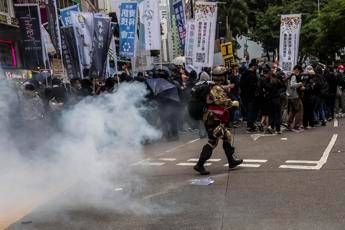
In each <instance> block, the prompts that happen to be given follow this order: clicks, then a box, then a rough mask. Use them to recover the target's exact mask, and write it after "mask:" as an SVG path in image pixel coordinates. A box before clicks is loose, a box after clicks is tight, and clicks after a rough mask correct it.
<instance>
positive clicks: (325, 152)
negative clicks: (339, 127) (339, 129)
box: [317, 134, 338, 169]
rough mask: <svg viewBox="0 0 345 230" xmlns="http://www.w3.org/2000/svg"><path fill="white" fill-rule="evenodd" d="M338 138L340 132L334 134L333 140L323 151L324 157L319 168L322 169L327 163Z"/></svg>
mask: <svg viewBox="0 0 345 230" xmlns="http://www.w3.org/2000/svg"><path fill="white" fill-rule="evenodd" d="M337 138H338V134H333V136H332V139H331V141H330V142H329V144H328V146H327V148H326V149H325V151H324V152H323V154H322V157H321V159H320V161H319V163H318V165H317V167H318V169H321V168H322V166H324V165H325V164H326V163H327V160H328V157H329V154H330V153H331V151H332V148H333V146H334V145H335V142H336V141H337Z"/></svg>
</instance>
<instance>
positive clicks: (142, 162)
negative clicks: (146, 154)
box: [132, 159, 165, 166]
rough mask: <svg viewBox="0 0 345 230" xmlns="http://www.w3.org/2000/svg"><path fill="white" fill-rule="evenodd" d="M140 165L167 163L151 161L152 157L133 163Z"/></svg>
mask: <svg viewBox="0 0 345 230" xmlns="http://www.w3.org/2000/svg"><path fill="white" fill-rule="evenodd" d="M138 165H143V166H162V165H165V163H164V162H150V159H146V160H142V161H138V162H136V163H134V164H132V166H138Z"/></svg>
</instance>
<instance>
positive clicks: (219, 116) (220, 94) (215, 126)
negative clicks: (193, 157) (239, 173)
mask: <svg viewBox="0 0 345 230" xmlns="http://www.w3.org/2000/svg"><path fill="white" fill-rule="evenodd" d="M227 72H228V71H227V69H226V68H225V67H224V66H217V67H215V68H214V69H213V72H212V77H213V78H212V79H213V81H214V84H213V85H211V86H210V91H209V94H208V96H207V110H206V112H205V113H204V117H203V121H204V124H205V127H206V131H207V135H208V143H207V144H206V145H204V146H203V148H202V151H201V153H200V157H199V161H198V163H197V164H196V165H195V166H194V170H196V171H197V172H199V173H200V174H201V175H208V174H209V172H208V171H206V169H205V167H204V164H205V162H206V161H207V160H209V159H210V157H211V155H212V152H213V149H215V148H216V146H217V144H218V141H219V139H222V140H223V149H224V152H225V155H226V157H227V160H228V162H229V168H230V169H232V168H235V167H236V166H238V165H240V164H242V162H243V160H239V159H236V158H235V157H234V153H235V148H234V147H233V146H232V145H231V139H232V134H231V132H230V129H229V127H228V124H229V109H230V108H231V107H238V106H239V103H238V101H232V100H231V99H230V98H229V97H228V95H227V92H226V87H225V86H224V85H225V84H226V82H227Z"/></svg>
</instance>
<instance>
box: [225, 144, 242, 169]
mask: <svg viewBox="0 0 345 230" xmlns="http://www.w3.org/2000/svg"><path fill="white" fill-rule="evenodd" d="M223 149H224V152H225V155H226V158H227V159H228V162H229V168H230V169H233V168H235V167H236V166H238V165H240V164H242V163H243V160H242V159H236V158H235V157H234V153H235V148H234V147H232V146H231V144H230V143H228V142H226V141H225V142H223Z"/></svg>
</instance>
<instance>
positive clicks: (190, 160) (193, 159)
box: [187, 158, 222, 162]
mask: <svg viewBox="0 0 345 230" xmlns="http://www.w3.org/2000/svg"><path fill="white" fill-rule="evenodd" d="M221 160H222V159H218V158H212V159H209V160H207V161H208V162H219V161H221ZM187 161H188V162H198V161H199V159H197V158H191V159H189V160H187Z"/></svg>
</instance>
